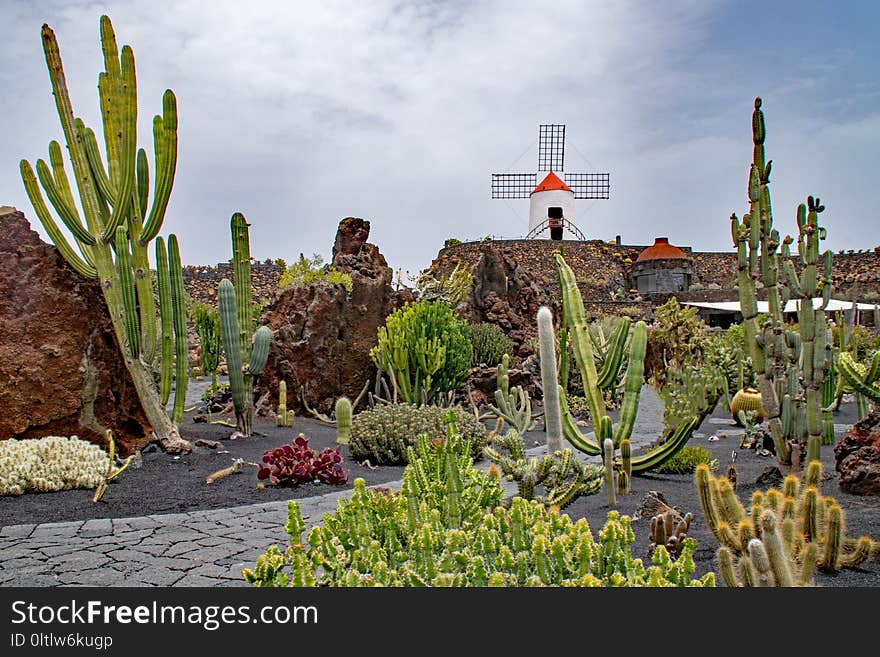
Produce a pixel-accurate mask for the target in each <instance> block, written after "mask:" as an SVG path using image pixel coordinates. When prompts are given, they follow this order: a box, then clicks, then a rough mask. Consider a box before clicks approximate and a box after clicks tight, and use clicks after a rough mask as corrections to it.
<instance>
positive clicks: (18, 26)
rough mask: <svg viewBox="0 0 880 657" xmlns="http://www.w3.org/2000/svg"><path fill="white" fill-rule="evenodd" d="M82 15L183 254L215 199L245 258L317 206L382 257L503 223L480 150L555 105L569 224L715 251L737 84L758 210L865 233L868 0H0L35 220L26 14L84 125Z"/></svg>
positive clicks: (50, 130)
mask: <svg viewBox="0 0 880 657" xmlns="http://www.w3.org/2000/svg"><path fill="white" fill-rule="evenodd" d="M101 14H107V15H108V16H109V17H110V18H111V20H112V22H113V26H114V29H115V32H116V36H117V40H118V42H119V44H120V47H121V46H122V45H123V44H129V45H130V46H131V47H132V48H133V50H134V54H135V59H136V67H137V77H138V108H139V137H140V138H139V144H138V145H139V146H142V147H144V148H145V149H146V151H147V153H148V154H149V155H150V158H151V160H152V148H153V142H152V135H151V132H150V125H151V124H150V120H151V118H152V116H153V115H154V114H156V113H158V112H160V111H161V99H162V93H163V91H164V90H165V89H166V88H171V89H173V90H174V92H175V94H176V96H177V102H178V113H179V131H178V134H179V159H178V166H177V174H176V178H175V181H174V188H173V192H172V195H171V200H170V203H169V206H168V211H167V214H166V218H165V223H164V225H163V227H162V231H161V232H162V234H163V235H168V234H169V233H175V234H177V236H178V238H179V240H180V244H181V257H182V259H183V262H184V264H195V265H200V264H216V263H218V262H225V261H227V260H228V259H229V258H230V256H231V242H230V234H229V219H230V217H231V215H232V214H233V213H234V212H242V213H244V215H245V216H246V217H247V219H248V221H249V222H250V223H251V228H250V240H251V253H252V255H253V256H254V257H255V258H256V259H258V260H264V259H266V258H272V259H275V258H283V259H285V260H286V261H287V262H288V263H289V262H292V261H293V260H295V259H296V258H297V257H298V256H299V254H300V253H304V254H305V255H307V256H309V255H311V254H314V253H317V254H320V255H322V256H323V257H324V259H325V260H328V259H329V257H330V252H331V248H332V244H333V239H334V235H335V233H336V228H337V226H338V223H339V221H340V220H341V219H343V218H344V217H349V216H353V217H361V218H363V219H367V220H369V221H370V223H371V233H370V242H372V243H374V244H377V245H378V246H379V249H380V251H381V252H382V253H383V254H384V255H385V257H386V259H387V260H388V263H389V266H391V267H392V268H393V269H395V270H400V271H401V272H403V273H404V274H405V273H406V272H411V273H413V274H414V273H416V272H418V271H420V270H422V269H424V268H426V267H428V266H429V265H430V263H431V261H432V259H433V258H435V257H436V255H437V252H438V250H439V249H440V248H441V247H442V246H443V242H444V241H445V240H446V239H447V238H451V237H454V238H457V239H461V240H468V239H481V238H483V237H484V236H486V235H491V236H495V237H499V238H516V237H520V236H523V235H524V234H525V233H526V232H527V229H528V213H529V202H528V200H527V199H525V200H493V199H491V195H490V181H491V174H492V173H535V171H536V169H537V157H538V156H537V142H538V126H539V125H540V124H542V123H563V124H565V125H566V158H565V171H568V172H584V173H587V172H608V173H609V174H610V179H611V194H610V198H609V199H608V200H595V201H579V202H578V204H577V206H576V222H577V224H578V226H579V227H580V229H581V230H582V231H583V232H584V234H585V235H586V237H587V239H604V240H613V239H614V238H615V236H617V235H620V237H621V240H622V241H623V243H625V244H650V243H652V241H653V238H654V237H657V236H666V237H668V238H669V240H670V241H671V242H672V243H673V244H677V245H681V246H691V247H692V248H694V249H695V250H702V251H731V250H732V249H733V247H732V242H731V238H730V229H729V225H730V224H729V216H730V214H731V212H736V213H737V214H738V215H740V216H741V215H742V214H743V212H745V211H746V210H747V208H748V205H747V198H746V185H747V174H748V166H749V162H750V161H751V155H752V145H751V113H752V108H753V103H754V98H755V97H756V96H761V97H762V98H763V109H764V112H765V117H766V122H767V141H766V149H767V156H768V158H770V159H772V160H773V172H772V175H771V186H770V188H771V195H772V202H773V211H774V220H775V225H776V227H777V228H778V229H779V230H780V232H781V233H782V234H783V235H784V234H787V233H792V232H796V222H795V212H796V207H797V204H798V203H800V202H803V201H804V200H805V199H806V196H807V195H808V194H812V195H814V196H819V197H821V199H822V203H823V204H824V205H825V206H826V208H827V209H826V211H825V212H824V213H823V214H822V216H821V219H822V220H823V221H824V225H825V226H826V227H827V229H828V239H827V240H826V242H825V246H826V247H827V248H830V249H832V250H833V251H837V250H839V249H856V250H858V249H862V248H864V249H872V248H874V247H875V246H878V245H880V217H878V211H877V202H876V190H877V185H878V182H880V179H878V175H880V174H878V171H880V76H878V73H877V70H878V69H877V62H878V61H880V39H878V38H877V26H878V25H880V3H876V2H867V1H866V2H855V1H853V2H843V3H835V2H830V1H829V2H814V1H811V0H800V1H789V0H779V1H773V0H769V1H765V2H758V1H754V0H737V1H729V2H728V1H722V0H681V1H679V0H667V1H664V2H652V1H647V0H642V1H636V2H631V1H626V0H614V1H608V2H599V1H594V0H573V1H568V0H556V1H555V2H552V3H550V2H535V1H533V2H521V1H520V0H497V1H496V0H484V1H480V0H476V1H473V2H470V1H465V0H423V1H421V2H407V1H397V0H371V1H370V2H355V1H352V2H339V1H336V0H324V1H322V2H315V1H310V2H300V1H298V0H279V1H275V0H271V1H264V0H251V1H250V2H246V3H245V2H232V1H227V0H214V1H207V0H206V1H200V0H173V1H172V0H146V1H145V0H121V1H117V2H97V1H90V0H69V1H61V0H49V1H35V0H0V25H3V26H4V30H3V38H2V39H0V88H2V90H3V93H2V96H3V108H2V110H0V117H2V128H0V133H2V139H0V205H12V206H15V207H17V208H19V209H21V210H23V211H24V212H25V214H26V215H27V216H28V218H29V220H30V221H31V224H32V226H33V227H34V229H35V230H37V231H38V232H40V233H41V235H43V236H44V239H45V235H46V233H45V232H44V230H43V228H42V226H40V224H39V220H38V219H37V217H36V214H35V212H34V210H33V208H32V207H31V204H30V202H29V200H28V198H27V196H26V194H25V192H24V188H23V186H22V182H21V178H20V174H19V161H20V160H21V159H22V158H25V159H28V160H30V161H31V162H32V163H34V162H35V161H36V160H37V159H38V158H44V159H47V152H48V150H47V149H48V143H49V141H50V140H52V139H58V140H59V141H62V143H63V139H62V134H61V128H60V124H59V121H58V116H57V113H56V111H55V107H54V102H53V98H52V94H51V87H50V83H49V78H48V73H47V69H46V64H45V60H44V57H43V53H42V44H41V39H40V28H41V25H42V24H43V23H44V22H45V23H48V24H49V25H50V26H51V27H52V28H53V30H54V31H55V34H56V36H57V38H58V41H59V45H60V48H61V55H62V59H63V62H64V70H65V74H66V76H67V81H68V85H69V87H70V94H71V98H72V102H73V106H74V110H75V111H76V113H77V115H78V116H81V117H83V119H84V120H85V121H86V123H87V124H89V125H91V126H93V127H94V128H96V132H97V133H98V135H99V142H100V141H101V137H100V135H101V133H100V129H99V128H100V122H99V113H98V96H97V88H96V85H97V76H98V73H99V72H100V71H101V70H102V59H101V57H102V56H101V49H100V41H99V19H100V16H101ZM68 170H69V169H68Z"/></svg>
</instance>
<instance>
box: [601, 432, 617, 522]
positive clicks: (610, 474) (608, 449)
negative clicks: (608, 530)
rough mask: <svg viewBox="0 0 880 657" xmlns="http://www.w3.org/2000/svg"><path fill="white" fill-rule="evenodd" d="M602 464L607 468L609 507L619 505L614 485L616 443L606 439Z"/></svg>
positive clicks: (606, 488)
mask: <svg viewBox="0 0 880 657" xmlns="http://www.w3.org/2000/svg"><path fill="white" fill-rule="evenodd" d="M602 464H603V466H604V467H605V490H606V492H607V494H608V506H610V507H614V506H616V504H617V498H616V496H615V489H616V486H615V485H614V442H613V441H612V440H611V439H610V438H606V439H605V440H604V441H603V443H602Z"/></svg>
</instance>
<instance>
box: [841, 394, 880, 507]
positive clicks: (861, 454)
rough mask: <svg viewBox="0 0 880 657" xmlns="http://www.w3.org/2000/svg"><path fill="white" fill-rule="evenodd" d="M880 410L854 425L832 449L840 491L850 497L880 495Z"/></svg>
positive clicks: (874, 411)
mask: <svg viewBox="0 0 880 657" xmlns="http://www.w3.org/2000/svg"><path fill="white" fill-rule="evenodd" d="M878 425H880V410H878V409H876V408H875V409H874V410H873V411H872V412H871V413H870V414H869V415H868V417H866V418H865V419H864V420H861V421H860V422H856V423H855V424H854V425H853V426H852V427H850V428H849V430H848V431H847V432H846V433H845V434H844V435H843V436H841V438H840V440H839V441H838V442H837V444H836V445H835V446H834V457H835V459H836V460H837V466H836V469H837V472H839V473H840V487H841V488H842V489H843V490H845V491H846V492H848V493H852V494H853V495H880V426H878Z"/></svg>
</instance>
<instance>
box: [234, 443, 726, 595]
mask: <svg viewBox="0 0 880 657" xmlns="http://www.w3.org/2000/svg"><path fill="white" fill-rule="evenodd" d="M410 451H411V454H412V457H411V460H412V463H411V464H410V465H409V466H407V468H406V470H405V471H404V475H403V487H402V490H401V491H399V492H397V491H393V492H392V491H388V490H387V489H380V490H368V489H367V488H366V486H365V485H364V481H363V479H357V480H355V484H354V493H353V495H352V497H351V499H349V500H342V501H340V502H339V504H338V506H337V510H336V512H335V513H333V514H326V515H325V516H324V522H323V524H322V525H319V526H317V527H314V528H312V530H311V531H310V532H309V534H308V539H307V540H306V538H305V537H304V533H305V531H306V524H305V522H304V521H303V518H302V515H301V513H300V508H299V504H298V503H297V502H296V501H291V502H290V503H289V505H288V521H287V525H286V529H287V532H288V534H289V535H290V547H288V548H287V550H286V551H285V552H283V553H282V552H281V550H280V549H279V548H278V547H277V546H275V545H273V546H271V547H270V548H269V549H268V551H267V552H266V553H265V554H263V555H261V556H260V557H258V559H257V563H256V566H255V567H254V568H253V569H250V568H248V569H245V570H244V571H242V575H243V577H244V579H245V580H246V581H247V582H249V583H251V584H253V585H254V586H261V587H278V586H346V587H351V586H474V587H486V586H714V584H715V576H714V573H709V574H707V575H705V576H704V577H702V578H701V579H696V580H694V579H691V575H692V574H693V572H694V570H695V567H694V562H693V556H692V555H693V550H694V547H695V546H696V541H694V540H693V539H686V540H685V541H684V546H683V549H682V552H681V556H680V557H679V558H678V560H677V561H673V560H672V559H671V558H670V556H669V554H668V552H667V551H666V548H665V547H664V546H658V548H657V550H656V551H655V553H654V556H653V558H652V565H650V566H648V567H647V568H646V567H645V566H644V564H643V562H642V560H641V559H635V558H633V556H632V549H631V548H632V544H633V543H634V541H635V536H634V534H633V531H632V527H631V524H630V518H629V517H628V516H623V517H621V516H619V515H618V513H617V512H616V511H611V512H610V513H609V514H608V518H607V522H606V523H605V526H604V527H603V529H602V530H601V532H600V533H599V540H598V541H597V540H595V539H594V538H593V535H592V533H591V532H590V528H589V525H588V524H587V521H586V520H585V519H580V520H578V521H577V522H575V521H573V520H572V519H571V518H570V517H569V516H568V515H566V514H562V513H559V512H558V511H557V510H555V509H551V510H548V509H547V507H545V506H544V505H543V504H540V503H538V502H535V501H527V500H524V499H523V498H521V497H515V498H513V500H512V502H511V504H510V508H509V509H505V508H504V507H503V506H502V505H500V504H499V501H500V499H501V495H502V491H501V488H500V486H499V485H498V481H497V479H494V478H492V477H490V476H488V475H487V474H485V473H482V472H480V471H478V470H476V469H474V468H473V467H472V465H471V462H470V458H469V453H468V448H467V445H462V443H461V441H459V440H457V437H456V436H454V435H452V436H450V437H449V438H448V439H447V440H446V441H442V442H441V443H440V444H438V445H435V446H432V445H431V444H430V443H429V441H428V440H427V439H425V438H423V439H421V440H420V442H419V449H418V453H417V452H416V450H413V449H411V450H410Z"/></svg>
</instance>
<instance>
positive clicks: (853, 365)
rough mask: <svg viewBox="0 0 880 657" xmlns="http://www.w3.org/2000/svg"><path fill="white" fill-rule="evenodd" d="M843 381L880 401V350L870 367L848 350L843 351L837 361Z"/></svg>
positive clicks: (875, 353) (870, 397)
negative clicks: (879, 382) (879, 383)
mask: <svg viewBox="0 0 880 657" xmlns="http://www.w3.org/2000/svg"><path fill="white" fill-rule="evenodd" d="M837 371H838V374H839V375H840V379H841V381H844V382H845V384H846V385H847V386H849V387H851V388H852V389H853V390H854V391H855V392H856V393H858V394H860V395H862V396H863V397H866V398H868V399H870V400H872V401H874V402H880V385H878V381H880V351H875V352H874V356H873V358H872V359H871V364H870V366H869V367H865V366H864V365H862V364H861V363H859V362H857V361H856V360H855V359H854V358H853V356H852V355H851V354H850V352H848V351H844V352H841V354H840V357H839V360H838V361H837Z"/></svg>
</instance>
